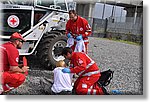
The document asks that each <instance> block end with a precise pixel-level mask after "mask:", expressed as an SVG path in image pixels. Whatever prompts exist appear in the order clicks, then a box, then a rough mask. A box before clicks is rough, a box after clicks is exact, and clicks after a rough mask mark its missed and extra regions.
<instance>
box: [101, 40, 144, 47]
mask: <svg viewBox="0 0 150 102" xmlns="http://www.w3.org/2000/svg"><path fill="white" fill-rule="evenodd" d="M99 39H105V40H112V41H117V42H121V43H126V44H132V45H137V46H141V45H142V44H141V43H136V42H131V41H125V40H118V39H116V38H112V39H108V38H99Z"/></svg>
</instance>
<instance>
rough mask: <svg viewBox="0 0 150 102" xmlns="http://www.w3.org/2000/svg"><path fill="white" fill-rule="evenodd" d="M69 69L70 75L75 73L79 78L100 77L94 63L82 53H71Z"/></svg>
mask: <svg viewBox="0 0 150 102" xmlns="http://www.w3.org/2000/svg"><path fill="white" fill-rule="evenodd" d="M70 67H71V68H70V70H71V73H76V74H78V75H79V76H88V75H98V76H100V71H99V68H98V66H97V65H96V63H95V62H94V61H93V60H92V59H91V58H90V57H89V56H88V55H87V54H85V53H82V52H73V53H72V58H71V63H70ZM91 72H92V73H91ZM90 73H91V74H90Z"/></svg>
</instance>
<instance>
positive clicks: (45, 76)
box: [7, 37, 143, 95]
mask: <svg viewBox="0 0 150 102" xmlns="http://www.w3.org/2000/svg"><path fill="white" fill-rule="evenodd" d="M89 41H90V44H89V51H88V55H89V56H90V57H91V58H92V59H94V60H95V62H97V65H98V66H99V68H100V69H101V71H105V70H107V69H112V70H113V71H114V77H113V79H112V81H111V83H110V84H109V85H108V86H107V87H106V88H107V90H108V92H109V93H110V94H114V93H112V90H116V89H117V90H119V91H120V92H121V94H125V95H142V94H143V66H142V62H143V59H142V47H141V46H137V45H130V44H125V43H121V42H116V41H111V40H106V39H100V38H94V37H90V38H89ZM30 60H32V61H31V62H30V65H31V63H32V66H30V70H29V75H28V76H27V78H26V81H25V83H24V84H22V85H21V86H20V87H18V88H16V89H14V90H12V91H11V92H9V93H7V94H8V95H12V94H17V95H46V94H49V93H50V87H51V85H52V82H53V80H52V79H53V73H52V72H51V71H48V70H43V68H42V67H40V65H39V64H40V63H39V62H38V61H37V60H35V58H34V56H32V57H31V59H30ZM35 63H36V64H35Z"/></svg>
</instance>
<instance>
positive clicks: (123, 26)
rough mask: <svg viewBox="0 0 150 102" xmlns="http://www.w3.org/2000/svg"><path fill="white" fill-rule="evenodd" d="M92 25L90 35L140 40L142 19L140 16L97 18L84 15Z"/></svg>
mask: <svg viewBox="0 0 150 102" xmlns="http://www.w3.org/2000/svg"><path fill="white" fill-rule="evenodd" d="M85 18H86V19H87V20H88V21H89V24H90V25H91V26H92V31H93V33H92V36H96V37H111V38H116V39H121V40H128V41H133V42H142V37H143V19H142V18H141V17H137V18H136V19H135V18H134V17H126V18H123V17H122V18H120V17H116V18H114V19H112V18H108V19H97V18H87V17H85Z"/></svg>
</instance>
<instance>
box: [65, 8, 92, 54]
mask: <svg viewBox="0 0 150 102" xmlns="http://www.w3.org/2000/svg"><path fill="white" fill-rule="evenodd" d="M69 18H70V19H69V20H68V22H67V24H66V35H67V37H68V38H70V37H73V38H75V40H77V41H79V40H81V39H83V40H84V44H85V48H86V53H87V50H88V43H89V41H88V36H90V35H91V33H92V31H91V27H90V25H89V24H88V21H87V20H86V19H85V18H82V17H80V16H78V15H77V13H76V11H75V10H70V11H69ZM75 45H76V41H75V43H74V45H73V46H72V47H71V48H72V50H73V51H74V49H75Z"/></svg>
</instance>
